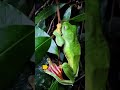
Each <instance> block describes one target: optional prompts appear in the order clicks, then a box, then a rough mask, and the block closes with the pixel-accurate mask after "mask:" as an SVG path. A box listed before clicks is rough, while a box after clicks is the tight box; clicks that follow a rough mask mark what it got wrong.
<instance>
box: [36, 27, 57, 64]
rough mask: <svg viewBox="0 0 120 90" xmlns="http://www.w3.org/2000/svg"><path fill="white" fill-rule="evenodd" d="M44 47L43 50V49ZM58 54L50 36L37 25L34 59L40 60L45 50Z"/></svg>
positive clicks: (37, 61)
mask: <svg viewBox="0 0 120 90" xmlns="http://www.w3.org/2000/svg"><path fill="white" fill-rule="evenodd" d="M43 49H44V50H43ZM47 51H48V52H49V53H53V54H56V55H58V48H57V46H56V44H55V42H54V41H53V40H52V39H51V38H50V36H49V35H48V34H47V33H46V32H45V31H43V30H41V29H40V28H39V27H37V26H36V28H35V57H36V58H35V59H36V60H35V61H36V64H38V63H39V62H40V60H41V59H42V58H43V56H44V55H45V54H46V52H47Z"/></svg>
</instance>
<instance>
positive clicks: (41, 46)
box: [35, 37, 51, 64]
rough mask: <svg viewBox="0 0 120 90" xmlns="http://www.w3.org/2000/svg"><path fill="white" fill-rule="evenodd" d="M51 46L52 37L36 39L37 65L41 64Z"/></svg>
mask: <svg viewBox="0 0 120 90" xmlns="http://www.w3.org/2000/svg"><path fill="white" fill-rule="evenodd" d="M50 44H51V38H50V37H36V38H35V63H36V64H38V63H40V60H41V59H42V58H43V56H44V55H45V54H46V52H47V51H48V49H49V47H50Z"/></svg>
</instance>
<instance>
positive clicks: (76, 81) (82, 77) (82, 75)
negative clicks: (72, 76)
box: [75, 74, 85, 82]
mask: <svg viewBox="0 0 120 90" xmlns="http://www.w3.org/2000/svg"><path fill="white" fill-rule="evenodd" d="M83 77H85V74H83V75H82V76H81V77H80V78H78V79H77V80H76V81H75V82H77V81H79V80H80V79H82V78H83Z"/></svg>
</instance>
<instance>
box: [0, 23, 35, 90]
mask: <svg viewBox="0 0 120 90" xmlns="http://www.w3.org/2000/svg"><path fill="white" fill-rule="evenodd" d="M33 41H34V27H33V26H29V25H24V26H23V25H18V26H17V25H14V26H9V27H5V28H0V90H6V89H7V88H8V87H9V86H12V84H13V83H14V80H15V78H16V76H17V75H18V73H19V72H20V71H21V70H22V69H23V67H24V64H25V63H26V62H27V61H28V60H29V59H30V57H31V55H32V54H33V52H34V49H33V47H34V42H33Z"/></svg>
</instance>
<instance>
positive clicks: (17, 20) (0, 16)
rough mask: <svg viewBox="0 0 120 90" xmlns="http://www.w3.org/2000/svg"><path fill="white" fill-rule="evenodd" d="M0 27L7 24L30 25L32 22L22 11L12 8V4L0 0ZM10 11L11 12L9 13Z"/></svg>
mask: <svg viewBox="0 0 120 90" xmlns="http://www.w3.org/2000/svg"><path fill="white" fill-rule="evenodd" d="M0 12H2V13H0V28H2V27H5V26H8V25H32V26H34V22H32V21H31V20H30V19H29V18H28V17H26V16H25V15H24V14H23V13H22V12H20V11H19V10H17V9H16V8H14V7H13V6H12V5H9V4H7V3H3V2H0ZM11 13H12V14H11Z"/></svg>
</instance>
